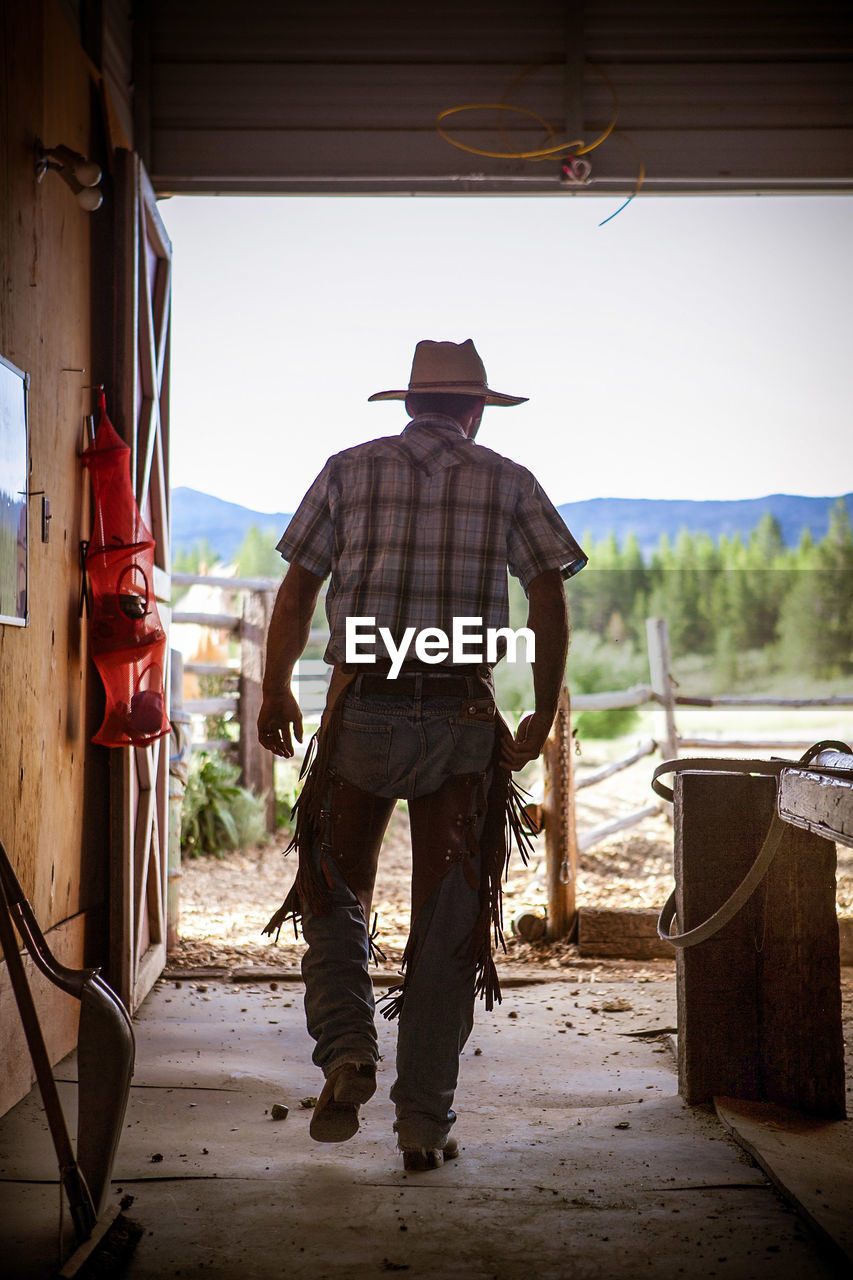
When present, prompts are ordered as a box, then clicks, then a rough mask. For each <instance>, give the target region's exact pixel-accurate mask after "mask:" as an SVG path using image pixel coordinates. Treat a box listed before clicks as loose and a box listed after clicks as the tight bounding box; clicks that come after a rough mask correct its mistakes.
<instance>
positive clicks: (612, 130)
mask: <svg viewBox="0 0 853 1280" xmlns="http://www.w3.org/2000/svg"><path fill="white" fill-rule="evenodd" d="M540 65H541V64H539V63H533V64H531V65H530V66H528V67H525V68H524V69H523V70H522V71H520V72H519V74H518V75H517V76H515V78H514V79H513V80H511V81H510V83H509V85H508V86H507V88H506V90H505V92H504V94H503V97H502V98H501V101H500V102H468V103H463V104H461V105H460V106H457V107H445V108H444V110H443V111H440V112H439V113H438V115H437V116H436V121H435V127H436V132H437V133H438V134H439V136H440V137H442V138H443V139H444V141H445V142H449V143H450V145H451V146H452V147H457V148H458V149H459V150H460V151H466V152H468V154H469V155H473V156H485V157H486V158H487V159H490V160H532V161H540V160H548V159H550V158H551V157H552V156H557V155H559V154H560V153H561V152H565V151H567V152H569V153H570V154H569V156H568V157H567V160H568V161H571V160H573V159H575V158H576V157H578V156H584V155H589V153H590V152H591V151H594V150H595V149H596V147H600V146H601V144H602V143H603V142H605V141H606V140H607V138H609V137H610V135H611V134H614V136H616V137H620V138H622V139H623V140H624V141H625V142H628V143H629V144H630V145H631V146H632V147H634V150H635V151H637V154H638V156H639V173H638V176H637V183H636V186H635V187H634V190H633V191H632V192H631V194H630V196H628V199H627V200H625V201H624V202H623V203H622V204H621V205H620V206H619V208H618V209H616V210H615V212H613V213H611V214H610V215H609V216H608V217H606V218H605V219H604V220H603V221H602V222H600V223H599V224H598V225H599V226H600V227H603V226H604V225H605V223H607V222H610V221H611V220H612V219H613V218H615V217H616V214H617V213H621V212H622V210H623V209H624V208H626V206H627V205H629V204H630V203H631V201H632V200H633V199H634V196H636V194H637V192H638V191H639V190H640V188H641V187H642V185H643V181H644V180H645V165H644V164H643V159H642V156H641V155H640V152H639V148H638V147H637V146H636V144H635V143H634V142H633V141H632V140H631V139H630V138H628V137H627V136H626V135H625V134H624V133H620V132H618V131H617V130H616V121H617V120H618V118H619V96H618V94H617V92H616V87H615V85H614V84H613V81H612V80H611V79H610V77H609V76H608V75H607V72H606V71H604V70H603V68H601V67H599V66H597V65H596V64H595V63H592V62H590V63H587V66H589V67H591V68H592V70H593V71H595V72H596V74H597V75H599V76H601V78H602V80H603V81H604V83H605V84H606V85H607V87H608V88H609V90H610V92H611V94H612V96H613V115H612V117H611V119H610V122H609V124H608V125H607V127H606V128H605V130H604V131H603V133H600V134H599V135H598V137H597V138H594V139H593V141H592V142H584V140H583V138H574V139H573V140H572V141H571V142H557V141H555V139H556V137H557V135H556V133H555V131H554V129H553V128H552V127H551V125H550V124H549V123H548V121H547V120H545V118H544V117H543V116H540V115H539V113H538V112H537V111H533V110H531V108H530V107H520V106H518V105H517V104H516V103H513V102H507V101H506V99H507V98H508V97H509V95H510V93H512V91H513V89H514V88H515V87H516V85H518V84H520V83H521V81H522V80H524V79H525V78H526V77H527V76H529V75H530V73H531V72H533V71H536V70H537V69H538V67H539V66H540ZM465 111H497V112H498V129H499V132H500V135H501V138H502V139H503V142H504V145H505V147H506V150H504V151H487V150H485V148H483V147H472V146H471V145H470V144H469V143H467V142H461V141H460V140H459V139H458V138H454V137H453V135H452V134H450V133H448V131H447V129H446V128H444V127H443V125H442V122H443V121H445V120H448V119H449V118H450V117H451V116H456V115H461V114H462V113H463V112H465ZM505 111H515V112H517V113H518V114H519V115H525V116H528V117H529V118H530V119H532V120H535V121H536V122H537V124H539V125H541V126H542V128H543V129H544V131H545V133H546V134H547V137H548V141H549V145H548V146H545V147H536V148H534V149H532V150H529V151H515V150H512V149H511V147H510V142H509V138H508V137H507V135H506V131H505V129H504V115H503V113H504V112H505Z"/></svg>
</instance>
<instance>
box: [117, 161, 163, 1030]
mask: <svg viewBox="0 0 853 1280" xmlns="http://www.w3.org/2000/svg"><path fill="white" fill-rule="evenodd" d="M115 159H116V165H115V179H116V325H115V341H116V371H115V392H114V394H115V398H116V403H115V405H114V422H115V426H116V429H117V430H118V431H119V432H120V433H121V435H122V437H123V438H124V439H125V440H126V441H127V443H128V444H129V445H130V446H131V450H132V452H131V472H132V475H133V477H134V483H135V489H136V500H137V502H138V504H139V509H140V511H141V512H142V516H143V519H144V520H145V522H146V524H147V525H148V527H149V529H150V530H151V532H152V533H153V535H154V541H155V569H154V590H155V594H156V596H157V607H158V609H159V612H160V617H161V620H162V622H163V625H164V627H165V628H166V632H167V634H168V631H169V622H170V615H171V609H170V607H169V603H168V602H169V600H170V598H171V570H170V565H171V554H170V549H169V506H170V502H169V318H170V303H171V278H172V269H171V267H172V264H171V253H172V247H171V244H170V242H169V237H168V236H167V234H166V230H165V227H164V226H163V223H162V221H161V219H160V216H159V214H158V212H157V205H156V200H155V196H154V190H153V188H152V186H151V183H150V181H149V179H148V175H147V174H146V172H145V169H144V166H143V165H142V162H141V161H140V159H139V157H138V156H136V155H135V154H134V153H132V152H130V151H124V150H120V151H117V152H116V153H115ZM167 654H168V650H167ZM163 677H164V682H165V687H166V693H167V696H168V690H169V672H168V671H164V672H163ZM169 744H170V738H169V737H165V738H160V739H159V740H158V741H157V742H155V743H154V744H153V745H152V746H149V747H126V748H119V749H116V750H114V751H113V752H112V771H111V813H112V820H111V851H110V973H111V977H112V981H113V984H114V985H115V987H116V989H117V991H118V993H119V995H120V996H121V998H122V1000H123V1001H124V1002H125V1004H126V1005H127V1007H128V1008H129V1009H130V1010H131V1011H133V1010H134V1009H136V1008H137V1007H138V1006H139V1004H140V1003H141V1002H142V1000H143V999H144V997H145V995H146V994H147V993H148V991H149V990H150V989H151V986H152V985H153V983H154V982H155V980H156V979H157V977H158V976H159V974H160V973H161V972H162V970H163V967H164V965H165V962H166V888H167V884H166V879H167V866H168V861H167V854H168V847H167V846H168V830H169V810H168V806H169Z"/></svg>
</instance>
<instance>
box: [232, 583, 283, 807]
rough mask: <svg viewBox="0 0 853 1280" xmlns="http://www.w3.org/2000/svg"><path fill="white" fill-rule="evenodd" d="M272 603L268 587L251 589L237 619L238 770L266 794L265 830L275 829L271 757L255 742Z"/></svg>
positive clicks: (257, 790)
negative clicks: (238, 626) (238, 691)
mask: <svg viewBox="0 0 853 1280" xmlns="http://www.w3.org/2000/svg"><path fill="white" fill-rule="evenodd" d="M272 606H273V593H272V592H271V591H250V592H249V593H248V594H247V596H246V603H245V605H244V606H243V617H242V618H241V620H240V770H241V773H242V780H243V786H244V787H248V788H249V790H250V791H253V792H254V793H255V795H259V796H266V824H267V830H268V831H274V830H275V787H274V783H273V759H274V758H273V755H272V753H271V752H269V751H265V750H264V748H263V747H262V746H261V744H260V743H259V742H258V728H257V722H258V713H259V711H260V709H261V696H262V694H261V683H262V681H263V674H264V653H265V650H266V640H267V629H268V627H269V621H270V617H271V616H272Z"/></svg>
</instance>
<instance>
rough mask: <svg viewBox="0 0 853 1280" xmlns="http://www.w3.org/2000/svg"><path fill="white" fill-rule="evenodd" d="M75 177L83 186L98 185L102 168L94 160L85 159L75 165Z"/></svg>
mask: <svg viewBox="0 0 853 1280" xmlns="http://www.w3.org/2000/svg"><path fill="white" fill-rule="evenodd" d="M73 172H74V177H75V178H76V179H77V181H78V182H79V183H80V186H81V187H96V186H97V185H98V183H99V182H100V181H101V170H100V168H99V167H98V165H96V164H95V161H94V160H84V161H83V162H82V164H77V165H75V166H74V170H73Z"/></svg>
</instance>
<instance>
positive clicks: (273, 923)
mask: <svg viewBox="0 0 853 1280" xmlns="http://www.w3.org/2000/svg"><path fill="white" fill-rule="evenodd" d="M345 701H346V699H345V698H344V697H339V698H338V700H337V702H336V703H335V704H334V706H333V707H332V709H331V710H330V711H329V712H327V713H326V714H325V715H324V716H323V720H322V723H321V724H320V727H319V729H318V730H317V732H316V733H315V734H314V737H313V738H312V739H311V741H310V743H309V744H308V750H307V751H306V752H305V759H304V760H303V762H302V768H301V769H300V771H299V777H300V778H301V779H303V778H304V782H303V784H302V790H301V791H300V793H299V796H298V797H297V800H296V804H295V805H294V806H293V809H292V810H291V816H292V817H295V818H296V825H295V828H294V833H293V839H292V840H291V842H290V844H289V845H288V846H287V848H286V849H285V853H286V854H288V853H290V852H291V850H293V849H295V850H296V856H297V858H298V859H299V866H298V868H297V872H296V878H295V880H294V882H293V885H292V886H291V889H290V892H289V893H288V895H287V897H286V898H285V900H284V902H283V903H282V904H281V906H280V907H279V909H278V911H276V913H275V915H274V916H272V918H271V919H270V920H269V921H268V922H267V924H266V925H265V926H264V928H263V929H262V930H261V932H262V933H265V934H275V937H274V938H273V941H274V942H278V937H279V934H280V933H281V929H282V926H283V924H284V922H285V921H286V920H288V919H290V920H292V921H293V932H294V935H295V936H296V937H297V938H298V937H299V930H298V925H299V922H300V920H301V919H302V911H303V909H304V908H307V909H308V911H310V913H311V914H312V915H317V916H325V915H328V914H329V912H330V911H331V909H332V899H331V896H330V894H329V890H328V888H327V886H326V884H325V883H324V882H323V881H322V880H321V879H320V878H319V877H318V876H317V873H316V871H315V870H314V867H313V865H312V863H311V857H310V850H311V847H312V845H313V844H315V843H316V842H317V841H320V840H322V838H323V829H324V826H325V822H326V815H325V812H324V810H323V800H324V796H325V792H326V790H327V784H328V772H329V762H330V761H331V758H332V752H333V750H334V748H335V742H336V741H337V738H338V734H339V733H340V729H341V719H342V717H343V709H344V703H345Z"/></svg>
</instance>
